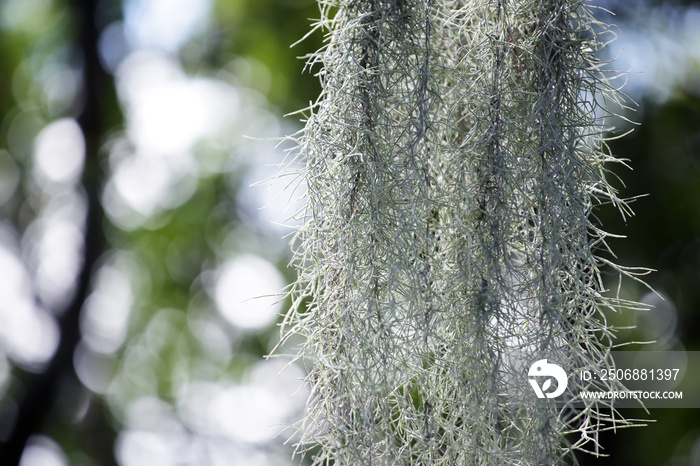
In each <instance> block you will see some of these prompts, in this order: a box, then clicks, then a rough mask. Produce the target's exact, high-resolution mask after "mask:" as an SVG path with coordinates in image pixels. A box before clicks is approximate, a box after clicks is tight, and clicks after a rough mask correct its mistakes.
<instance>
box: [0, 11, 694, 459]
mask: <svg viewBox="0 0 700 466" xmlns="http://www.w3.org/2000/svg"><path fill="white" fill-rule="evenodd" d="M596 5H599V6H601V7H605V8H606V9H608V10H609V11H605V10H598V13H597V14H598V15H599V17H600V18H601V19H602V20H605V21H608V22H612V23H614V24H616V27H615V29H614V30H615V32H616V34H617V36H618V38H617V40H616V41H615V42H614V43H612V44H611V45H610V46H609V47H608V49H606V51H605V55H604V58H617V61H616V64H615V65H614V68H616V69H619V70H624V71H630V74H628V75H627V81H628V83H627V86H626V88H625V90H626V92H627V93H628V94H629V95H630V97H631V98H632V99H634V100H635V101H636V102H637V103H638V104H639V105H638V106H637V107H636V109H634V110H627V117H628V118H630V119H631V120H633V121H635V122H637V123H638V124H636V125H630V124H628V123H625V122H624V121H620V122H618V123H620V124H621V125H622V126H623V127H625V128H626V126H629V127H632V126H634V132H633V133H632V134H631V135H630V136H627V137H626V138H624V139H620V140H616V141H613V142H611V146H612V150H613V152H614V153H615V154H617V155H618V156H619V157H622V158H626V159H628V164H629V165H630V166H631V167H632V169H633V171H629V170H624V169H621V168H620V167H615V170H616V172H617V173H618V174H619V176H620V178H621V180H622V181H623V182H624V184H623V182H620V183H618V184H619V188H620V190H621V193H622V194H623V195H624V196H628V197H634V196H640V195H645V194H647V196H646V197H640V198H639V199H638V200H636V201H635V202H634V203H633V208H634V210H635V212H636V216H634V217H631V218H626V219H622V218H621V217H620V215H619V213H618V212H613V211H607V210H605V209H601V211H600V212H598V213H597V214H598V216H599V217H600V218H601V221H602V223H603V224H604V225H605V226H606V227H607V229H608V230H610V231H613V232H615V233H620V234H624V235H627V237H628V238H627V239H624V240H616V241H614V242H613V244H612V248H613V250H614V251H615V252H616V253H617V255H618V260H619V262H620V263H622V264H624V265H636V266H644V267H650V268H653V269H656V270H657V272H655V273H653V274H652V275H650V276H649V277H648V282H649V283H650V284H651V285H652V286H653V287H655V288H656V289H657V290H658V291H659V293H660V294H661V295H663V296H664V298H665V300H664V301H662V300H660V299H659V298H657V297H655V296H654V295H653V294H649V293H648V290H646V289H645V288H644V287H642V286H641V285H638V284H636V283H634V282H630V283H627V282H625V283H624V286H623V288H622V293H623V295H624V296H626V297H629V298H632V299H638V300H643V301H645V302H647V303H649V304H654V305H656V307H655V308H654V309H653V310H652V311H649V312H647V313H644V314H638V315H635V314H631V313H630V314H627V313H622V314H615V315H611V316H610V318H611V319H612V320H613V321H614V322H615V323H617V324H619V325H623V326H624V325H631V324H636V325H637V329H636V330H625V331H622V332H621V333H620V341H634V340H640V339H646V340H649V339H653V340H656V341H657V343H656V344H655V345H654V349H674V350H683V349H685V350H700V313H699V312H698V311H699V310H700V2H689V1H686V2H682V1H666V2H664V1H652V0H649V1H644V0H618V1H602V0H597V1H596ZM612 12H614V13H615V16H612V14H611V13H612ZM315 17H317V6H316V3H315V1H314V0H123V1H119V0H72V1H71V0H4V1H2V2H0V89H1V91H0V464H2V465H14V464H18V463H20V462H21V465H22V466H64V465H79V466H93V465H105V466H110V465H120V466H140V465H147V466H160V465H163V466H167V465H245V466H267V465H269V466H284V465H290V464H298V461H292V460H291V458H290V455H291V451H292V447H291V446H290V444H291V443H293V441H294V429H285V428H284V427H285V426H287V425H289V424H290V423H293V422H294V421H295V420H297V419H299V418H300V417H301V415H302V413H303V406H304V402H305V399H306V395H307V391H306V390H307V389H306V388H305V387H304V386H303V385H302V383H301V380H300V379H301V378H303V376H304V370H303V367H300V366H299V365H297V364H289V361H288V360H284V359H282V358H272V359H265V358H264V357H263V356H264V355H266V354H269V353H270V351H271V350H272V348H273V347H274V346H275V345H276V344H277V342H278V340H279V327H278V325H276V324H278V323H279V322H280V321H281V318H280V314H283V313H284V312H285V310H286V309H287V307H288V306H289V303H288V302H287V301H285V300H280V298H279V297H275V296H274V295H275V294H277V293H278V292H279V291H280V290H281V289H282V288H284V287H285V286H286V285H287V284H288V283H290V282H291V281H292V280H293V277H294V276H295V272H294V271H293V270H290V269H288V268H287V263H288V261H289V259H290V250H289V249H290V248H289V236H288V235H289V234H290V232H291V229H290V228H289V227H288V226H287V227H285V226H283V224H287V225H289V224H293V220H290V216H292V215H293V213H294V212H295V210H296V209H297V208H298V207H299V202H300V201H299V199H300V198H301V197H303V195H304V193H303V192H298V191H296V192H295V191H292V192H290V191H291V190H289V189H285V187H286V186H287V185H288V183H289V181H291V180H292V179H293V177H294V170H295V168H297V167H296V165H295V163H294V161H293V157H291V155H290V154H288V153H286V152H285V148H286V147H285V145H284V144H281V145H280V144H278V141H276V140H274V138H278V137H280V136H283V135H290V134H293V133H295V132H296V131H298V130H299V129H300V123H299V116H291V117H287V118H283V115H285V114H287V113H289V112H293V111H296V110H298V109H300V108H302V107H305V106H306V105H308V103H309V102H310V101H312V100H315V99H316V97H317V96H318V93H319V90H320V89H319V86H318V82H317V79H316V78H315V77H314V76H313V75H312V73H309V72H306V73H302V71H303V68H304V61H303V60H299V59H297V57H298V56H303V55H305V54H307V53H309V52H311V51H314V50H316V49H318V48H319V47H320V46H321V43H322V37H320V35H312V36H310V37H309V38H307V39H306V40H304V41H302V42H301V43H300V44H299V45H297V46H295V47H294V48H291V49H290V47H289V46H290V45H291V44H292V43H294V42H297V41H298V40H299V39H301V38H302V37H303V36H304V35H305V34H306V33H307V32H308V30H309V28H310V24H311V22H310V19H311V18H315ZM244 136H249V137H251V138H256V139H248V138H245V137H244ZM287 147H288V146H287ZM292 155H293V154H292ZM615 278H616V277H611V283H614V280H615ZM255 296H267V297H264V298H260V299H251V298H253V297H255ZM292 343H293V342H292ZM652 417H653V418H655V419H656V422H655V423H653V424H652V425H651V426H649V427H645V428H638V429H628V430H626V431H622V432H618V433H616V434H610V435H606V438H605V439H604V440H603V446H604V447H605V448H606V451H607V453H609V454H610V456H609V457H608V458H602V459H595V458H591V457H582V458H581V462H582V463H584V464H615V465H625V464H634V465H654V466H656V465H673V466H676V465H700V413H698V410H693V409H684V410H669V409H666V410H657V411H655V412H652ZM25 444H26V447H25ZM20 458H21V460H20Z"/></svg>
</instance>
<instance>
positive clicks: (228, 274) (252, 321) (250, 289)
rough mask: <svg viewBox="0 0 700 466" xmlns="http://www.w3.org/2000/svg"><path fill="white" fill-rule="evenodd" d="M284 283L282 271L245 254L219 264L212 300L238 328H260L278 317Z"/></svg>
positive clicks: (264, 261)
mask: <svg viewBox="0 0 700 466" xmlns="http://www.w3.org/2000/svg"><path fill="white" fill-rule="evenodd" d="M283 286H284V280H283V278H282V274H280V272H279V270H277V268H276V267H275V266H274V265H272V264H271V263H270V262H268V261H266V260H265V259H263V258H261V257H259V256H254V255H251V254H245V255H242V256H239V257H236V258H235V259H233V260H230V261H229V262H227V263H225V264H224V265H223V266H222V267H221V269H220V271H219V277H218V280H217V282H216V289H215V300H216V304H217V306H218V308H219V310H220V311H221V314H222V315H223V316H224V317H225V318H226V320H228V321H229V322H230V323H232V324H233V325H235V326H237V327H239V328H241V329H246V330H260V329H264V328H265V327H267V326H268V325H270V324H272V323H273V322H274V321H275V319H276V318H277V315H278V313H279V311H280V308H281V303H280V299H281V298H280V296H279V293H280V291H281V290H282V287H283Z"/></svg>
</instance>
